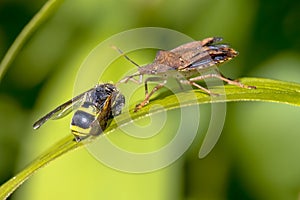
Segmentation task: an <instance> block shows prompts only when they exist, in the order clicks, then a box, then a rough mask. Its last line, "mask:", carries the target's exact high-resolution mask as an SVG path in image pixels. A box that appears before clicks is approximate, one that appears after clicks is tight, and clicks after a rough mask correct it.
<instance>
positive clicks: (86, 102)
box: [33, 83, 125, 142]
mask: <svg viewBox="0 0 300 200" xmlns="http://www.w3.org/2000/svg"><path fill="white" fill-rule="evenodd" d="M124 104H125V98H124V96H123V95H122V94H121V93H120V92H119V90H118V89H117V88H116V87H115V86H114V85H113V84H110V83H105V84H99V85H96V86H95V87H94V88H91V89H89V90H88V91H86V92H84V93H82V94H80V95H78V96H76V97H74V98H73V99H71V100H69V101H67V102H65V103H64V104H62V105H60V106H58V107H57V108H55V109H54V110H52V111H51V112H49V113H48V114H46V115H45V116H43V117H42V118H41V119H39V120H38V121H36V122H35V123H34V124H33V128H34V129H38V128H39V127H40V126H42V125H43V124H44V123H45V122H46V121H48V120H49V119H60V118H63V117H65V116H66V115H68V114H69V113H70V112H71V111H73V110H76V111H75V113H74V115H73V117H72V121H71V125H70V128H71V132H72V134H73V135H74V136H75V141H76V142H80V141H81V140H83V139H85V138H87V137H89V136H97V135H99V134H101V133H102V132H103V131H104V130H105V129H106V127H107V126H108V125H109V124H110V122H111V120H112V119H113V117H115V116H117V115H119V114H121V111H122V108H123V106H124Z"/></svg>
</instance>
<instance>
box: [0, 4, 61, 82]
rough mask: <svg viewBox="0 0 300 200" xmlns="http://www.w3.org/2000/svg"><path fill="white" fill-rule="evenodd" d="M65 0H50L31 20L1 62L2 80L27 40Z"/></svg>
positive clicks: (0, 77) (0, 75)
mask: <svg viewBox="0 0 300 200" xmlns="http://www.w3.org/2000/svg"><path fill="white" fill-rule="evenodd" d="M62 1H63V0H49V1H48V2H47V3H45V4H44V6H43V7H42V8H41V9H40V10H39V12H38V13H37V14H36V15H35V16H34V17H33V18H32V19H31V21H30V22H29V23H28V24H27V25H26V26H25V27H24V28H23V30H22V31H21V33H20V34H19V35H18V37H17V38H16V39H15V41H14V43H13V44H12V45H11V47H10V48H9V49H8V51H7V52H6V54H5V56H4V57H3V59H2V61H1V63H0V81H1V80H2V78H3V76H4V74H5V72H6V71H7V69H8V68H9V66H10V64H11V63H12V62H13V60H14V58H15V57H16V55H17V54H18V53H19V51H20V50H21V48H22V47H23V45H24V44H25V42H26V41H27V40H28V39H29V38H30V36H31V35H32V34H33V33H34V31H35V30H36V29H37V28H39V26H40V25H41V24H42V23H43V22H44V21H45V20H47V19H48V18H49V17H50V15H51V14H53V13H54V11H55V10H56V8H57V7H58V6H59V5H60V3H62Z"/></svg>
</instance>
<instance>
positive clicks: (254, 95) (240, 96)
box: [0, 78, 300, 199]
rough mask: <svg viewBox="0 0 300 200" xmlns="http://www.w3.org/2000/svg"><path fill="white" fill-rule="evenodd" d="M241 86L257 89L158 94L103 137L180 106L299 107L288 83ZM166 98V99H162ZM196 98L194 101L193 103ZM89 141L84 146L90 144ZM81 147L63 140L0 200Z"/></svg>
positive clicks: (7, 186)
mask: <svg viewBox="0 0 300 200" xmlns="http://www.w3.org/2000/svg"><path fill="white" fill-rule="evenodd" d="M240 81H241V82H242V83H244V84H247V85H252V86H256V87H257V89H243V88H239V87H236V86H232V85H226V86H225V91H226V98H224V96H223V98H218V97H216V98H211V97H210V96H209V95H207V94H204V93H203V92H201V91H200V90H191V91H184V92H180V93H176V95H175V94H170V95H166V94H165V93H164V94H161V95H160V96H158V98H156V99H154V100H153V99H152V101H151V102H150V104H149V105H148V106H146V107H144V108H143V109H141V110H140V111H139V112H137V113H134V112H133V111H132V110H133V108H134V105H132V106H131V108H132V109H130V110H131V111H130V115H128V114H126V113H124V114H121V115H120V116H118V118H119V119H118V125H117V124H116V123H115V122H114V121H113V122H112V123H111V125H110V126H109V127H108V128H107V129H106V130H105V134H108V133H110V134H111V133H114V131H116V130H117V129H118V127H121V126H126V125H128V124H129V123H133V122H134V121H136V120H138V119H141V118H145V117H148V116H150V115H155V114H157V113H158V112H162V111H165V110H172V109H179V108H181V107H183V106H192V105H197V104H204V103H215V102H238V101H262V102H276V103H283V104H289V105H294V106H300V84H296V83H288V82H283V81H277V80H270V79H262V78H243V79H241V80H240ZM212 91H213V92H215V93H218V91H222V88H221V87H215V88H214V89H212ZM164 95H165V96H164ZM180 97H184V98H183V99H184V100H183V101H181V102H180V104H179V102H178V101H177V99H178V98H180ZM195 97H196V100H195ZM151 104H152V105H154V104H161V105H162V106H164V109H162V108H161V107H160V108H154V109H151V113H149V109H150V107H151ZM94 139H96V138H92V139H90V140H88V141H87V142H88V143H89V142H93V141H94ZM82 146H83V143H76V142H74V141H73V136H72V135H69V136H68V137H66V138H64V139H62V140H61V141H59V142H58V143H57V144H55V145H54V146H53V147H52V148H50V149H49V150H47V151H46V152H45V153H44V154H42V155H41V156H40V157H38V158H37V159H36V160H35V161H33V162H32V163H31V164H30V165H29V166H27V167H26V168H25V169H24V170H23V171H21V172H20V173H19V174H17V175H16V176H15V177H13V178H11V179H10V180H9V181H7V182H6V183H4V184H3V185H2V186H1V187H0V199H5V198H7V197H8V196H9V195H10V194H11V193H12V192H13V191H14V190H16V189H17V188H18V187H19V186H20V185H21V184H22V183H23V182H24V181H26V180H27V179H28V178H29V177H30V176H31V175H32V174H33V173H34V172H36V171H37V170H39V169H40V168H42V167H43V166H45V165H47V164H48V163H50V162H51V161H53V160H55V159H57V158H59V157H60V156H62V155H64V154H65V153H68V152H70V151H72V150H75V149H77V148H79V147H82Z"/></svg>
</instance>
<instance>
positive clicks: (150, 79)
mask: <svg viewBox="0 0 300 200" xmlns="http://www.w3.org/2000/svg"><path fill="white" fill-rule="evenodd" d="M149 81H163V82H162V83H160V84H158V85H156V86H155V87H154V88H153V89H152V90H151V92H150V93H148V82H149ZM166 83H167V80H165V79H163V78H160V77H149V78H147V79H146V80H145V99H144V100H143V101H142V102H141V103H139V104H138V105H136V106H135V109H134V112H137V111H138V110H140V109H141V108H142V107H144V106H145V105H147V104H148V103H149V99H150V97H151V96H152V95H153V94H154V93H155V92H156V91H157V90H159V89H160V88H162V87H163V86H164V85H165V84H166Z"/></svg>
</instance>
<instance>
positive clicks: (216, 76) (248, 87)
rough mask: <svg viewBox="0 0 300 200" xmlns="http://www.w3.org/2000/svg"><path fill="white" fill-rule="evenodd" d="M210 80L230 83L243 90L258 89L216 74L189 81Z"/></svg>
mask: <svg viewBox="0 0 300 200" xmlns="http://www.w3.org/2000/svg"><path fill="white" fill-rule="evenodd" d="M208 78H218V79H220V80H222V81H225V82H226V83H228V84H230V85H236V86H238V87H241V88H246V89H256V87H255V86H250V85H244V84H243V83H241V82H239V81H235V80H230V79H229V78H226V77H224V76H222V75H221V74H214V73H212V74H205V75H201V76H197V77H194V78H191V79H189V81H192V82H193V81H200V80H204V79H208Z"/></svg>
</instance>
